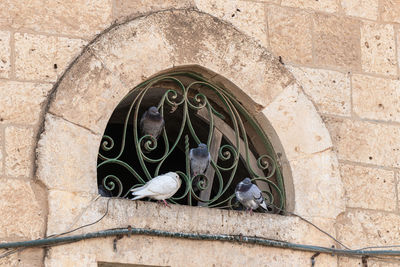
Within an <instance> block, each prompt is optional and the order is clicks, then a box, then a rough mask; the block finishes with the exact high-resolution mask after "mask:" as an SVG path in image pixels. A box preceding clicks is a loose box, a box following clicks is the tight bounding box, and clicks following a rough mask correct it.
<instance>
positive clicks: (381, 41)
mask: <svg viewBox="0 0 400 267" xmlns="http://www.w3.org/2000/svg"><path fill="white" fill-rule="evenodd" d="M394 38H395V36H394V30H393V25H389V24H377V23H372V22H364V23H363V24H362V27H361V41H360V43H361V62H362V69H363V70H364V71H366V72H372V73H380V74H388V75H396V74H397V59H396V44H395V39H394Z"/></svg>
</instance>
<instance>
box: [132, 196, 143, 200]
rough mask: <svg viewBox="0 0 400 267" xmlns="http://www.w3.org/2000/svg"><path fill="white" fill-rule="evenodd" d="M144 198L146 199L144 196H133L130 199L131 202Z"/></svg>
mask: <svg viewBox="0 0 400 267" xmlns="http://www.w3.org/2000/svg"><path fill="white" fill-rule="evenodd" d="M144 197H146V196H135V197H134V198H131V200H137V199H141V198H144Z"/></svg>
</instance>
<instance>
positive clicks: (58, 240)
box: [0, 198, 400, 262]
mask: <svg viewBox="0 0 400 267" xmlns="http://www.w3.org/2000/svg"><path fill="white" fill-rule="evenodd" d="M96 200H97V199H96ZM110 200H111V198H109V199H108V200H107V205H106V211H105V213H104V214H103V215H102V216H101V217H100V218H99V219H97V220H96V221H94V222H92V223H89V224H86V225H82V226H80V227H77V228H75V229H72V230H69V231H66V232H63V233H60V234H54V235H51V236H48V237H45V238H42V239H36V240H29V241H19V242H9V243H0V249H3V248H5V249H10V248H14V249H13V250H11V251H7V252H5V253H3V254H1V255H0V259H1V258H4V257H7V256H9V255H11V254H14V253H16V252H19V251H22V250H24V249H26V248H28V247H49V246H55V245H62V244H66V243H73V242H78V241H80V240H85V239H91V238H98V237H107V236H120V235H128V236H130V235H132V234H133V235H151V236H162V237H171V238H185V239H192V240H214V241H215V240H217V241H228V242H237V243H250V244H258V245H264V246H271V247H279V248H289V249H293V250H301V251H308V252H319V253H328V254H332V255H343V256H349V257H354V256H363V257H371V258H375V259H379V260H382V261H387V262H390V261H399V260H400V258H398V257H399V256H400V250H370V249H376V248H379V249H385V248H395V247H400V245H388V246H370V247H364V248H361V249H356V250H352V249H349V248H348V247H347V246H345V245H344V244H343V243H341V242H340V241H338V240H337V239H336V238H334V237H333V236H332V235H330V234H329V233H328V232H326V231H324V230H322V229H321V228H319V227H318V226H316V225H315V224H313V223H312V222H310V221H308V220H307V219H305V218H303V217H301V216H300V215H297V214H295V213H292V212H288V211H284V212H285V213H287V214H290V215H293V216H296V217H299V218H300V219H302V220H304V221H305V222H307V223H309V224H310V225H312V226H314V227H315V228H316V229H318V230H319V231H321V232H322V233H324V234H326V235H327V236H329V237H330V238H332V239H333V240H335V241H336V242H337V243H338V244H340V245H341V246H343V247H344V248H345V249H336V248H333V247H332V248H328V247H321V246H314V245H304V244H296V243H291V242H286V241H279V240H271V239H265V238H260V237H250V236H242V235H225V234H217V235H212V234H198V233H182V232H168V231H161V230H154V229H142V228H131V227H128V228H113V229H107V230H103V231H98V232H91V233H85V234H80V235H73V236H65V237H61V236H63V235H66V234H69V233H72V232H75V231H77V230H79V229H82V228H85V227H88V226H91V225H94V224H96V223H98V222H100V221H101V220H102V219H104V218H105V217H106V216H107V214H108V211H109V202H110ZM93 202H94V201H92V202H91V204H92V203H93ZM87 208H88V207H86V208H85V210H87ZM82 214H83V212H82V213H81V214H80V215H79V216H82ZM380 256H391V257H390V258H387V257H380Z"/></svg>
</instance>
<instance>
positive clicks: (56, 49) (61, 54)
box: [15, 33, 86, 81]
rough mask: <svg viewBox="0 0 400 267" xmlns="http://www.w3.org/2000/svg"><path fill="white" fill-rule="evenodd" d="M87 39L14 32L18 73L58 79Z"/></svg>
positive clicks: (39, 78)
mask: <svg viewBox="0 0 400 267" xmlns="http://www.w3.org/2000/svg"><path fill="white" fill-rule="evenodd" d="M85 44H86V41H83V40H80V39H71V38H65V37H54V36H44V35H33V34H28V33H23V34H22V33H16V34H15V67H16V76H17V77H18V78H20V79H25V80H41V81H55V80H56V79H57V78H58V77H59V76H60V74H61V73H62V72H63V71H64V70H65V68H66V67H67V66H68V64H69V63H70V62H71V61H72V60H73V59H74V58H75V57H76V56H77V55H78V54H79V52H80V51H81V49H82V48H83V46H84V45H85Z"/></svg>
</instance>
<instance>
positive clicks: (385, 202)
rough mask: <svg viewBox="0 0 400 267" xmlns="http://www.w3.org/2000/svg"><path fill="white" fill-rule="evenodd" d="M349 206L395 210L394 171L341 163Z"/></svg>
mask: <svg viewBox="0 0 400 267" xmlns="http://www.w3.org/2000/svg"><path fill="white" fill-rule="evenodd" d="M340 173H341V176H342V181H343V184H344V188H345V192H346V199H347V206H348V207H352V208H365V209H376V210H388V211H394V210H395V209H396V204H397V203H396V188H395V187H396V184H395V177H394V172H393V171H387V170H381V169H375V168H368V167H361V166H354V165H348V164H341V165H340Z"/></svg>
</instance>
